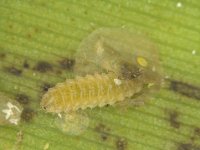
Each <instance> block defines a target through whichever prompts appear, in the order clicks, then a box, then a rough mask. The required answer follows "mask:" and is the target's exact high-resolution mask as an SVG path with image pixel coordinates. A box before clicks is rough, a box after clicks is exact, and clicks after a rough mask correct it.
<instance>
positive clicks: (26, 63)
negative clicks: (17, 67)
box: [23, 60, 29, 69]
mask: <svg viewBox="0 0 200 150" xmlns="http://www.w3.org/2000/svg"><path fill="white" fill-rule="evenodd" d="M23 67H24V68H26V69H28V68H29V64H28V62H27V60H25V61H24V63H23Z"/></svg>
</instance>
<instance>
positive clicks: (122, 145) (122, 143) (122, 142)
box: [116, 138, 128, 150]
mask: <svg viewBox="0 0 200 150" xmlns="http://www.w3.org/2000/svg"><path fill="white" fill-rule="evenodd" d="M127 145H128V143H127V140H126V139H125V138H118V139H117V141H116V148H117V150H125V149H126V148H127Z"/></svg>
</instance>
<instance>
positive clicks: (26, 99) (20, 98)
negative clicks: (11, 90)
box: [16, 94, 29, 105]
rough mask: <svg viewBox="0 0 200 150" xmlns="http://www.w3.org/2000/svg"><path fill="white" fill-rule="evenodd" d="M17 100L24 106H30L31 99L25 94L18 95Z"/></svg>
mask: <svg viewBox="0 0 200 150" xmlns="http://www.w3.org/2000/svg"><path fill="white" fill-rule="evenodd" d="M16 100H17V101H18V102H19V103H20V104H23V105H27V104H29V97H28V96H27V95H25V94H17V95H16Z"/></svg>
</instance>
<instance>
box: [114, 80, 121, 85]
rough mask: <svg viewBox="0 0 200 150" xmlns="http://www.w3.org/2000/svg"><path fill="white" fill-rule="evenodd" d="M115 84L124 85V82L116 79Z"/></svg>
mask: <svg viewBox="0 0 200 150" xmlns="http://www.w3.org/2000/svg"><path fill="white" fill-rule="evenodd" d="M114 82H115V84H116V85H121V84H122V81H121V80H119V79H114Z"/></svg>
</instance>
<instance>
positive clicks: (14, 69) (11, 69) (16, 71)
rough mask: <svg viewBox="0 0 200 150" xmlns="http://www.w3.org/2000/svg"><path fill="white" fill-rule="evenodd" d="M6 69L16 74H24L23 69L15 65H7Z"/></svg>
mask: <svg viewBox="0 0 200 150" xmlns="http://www.w3.org/2000/svg"><path fill="white" fill-rule="evenodd" d="M5 70H6V71H7V72H9V73H10V74H12V75H15V76H20V75H21V74H22V70H21V69H18V68H15V67H6V68H5Z"/></svg>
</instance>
